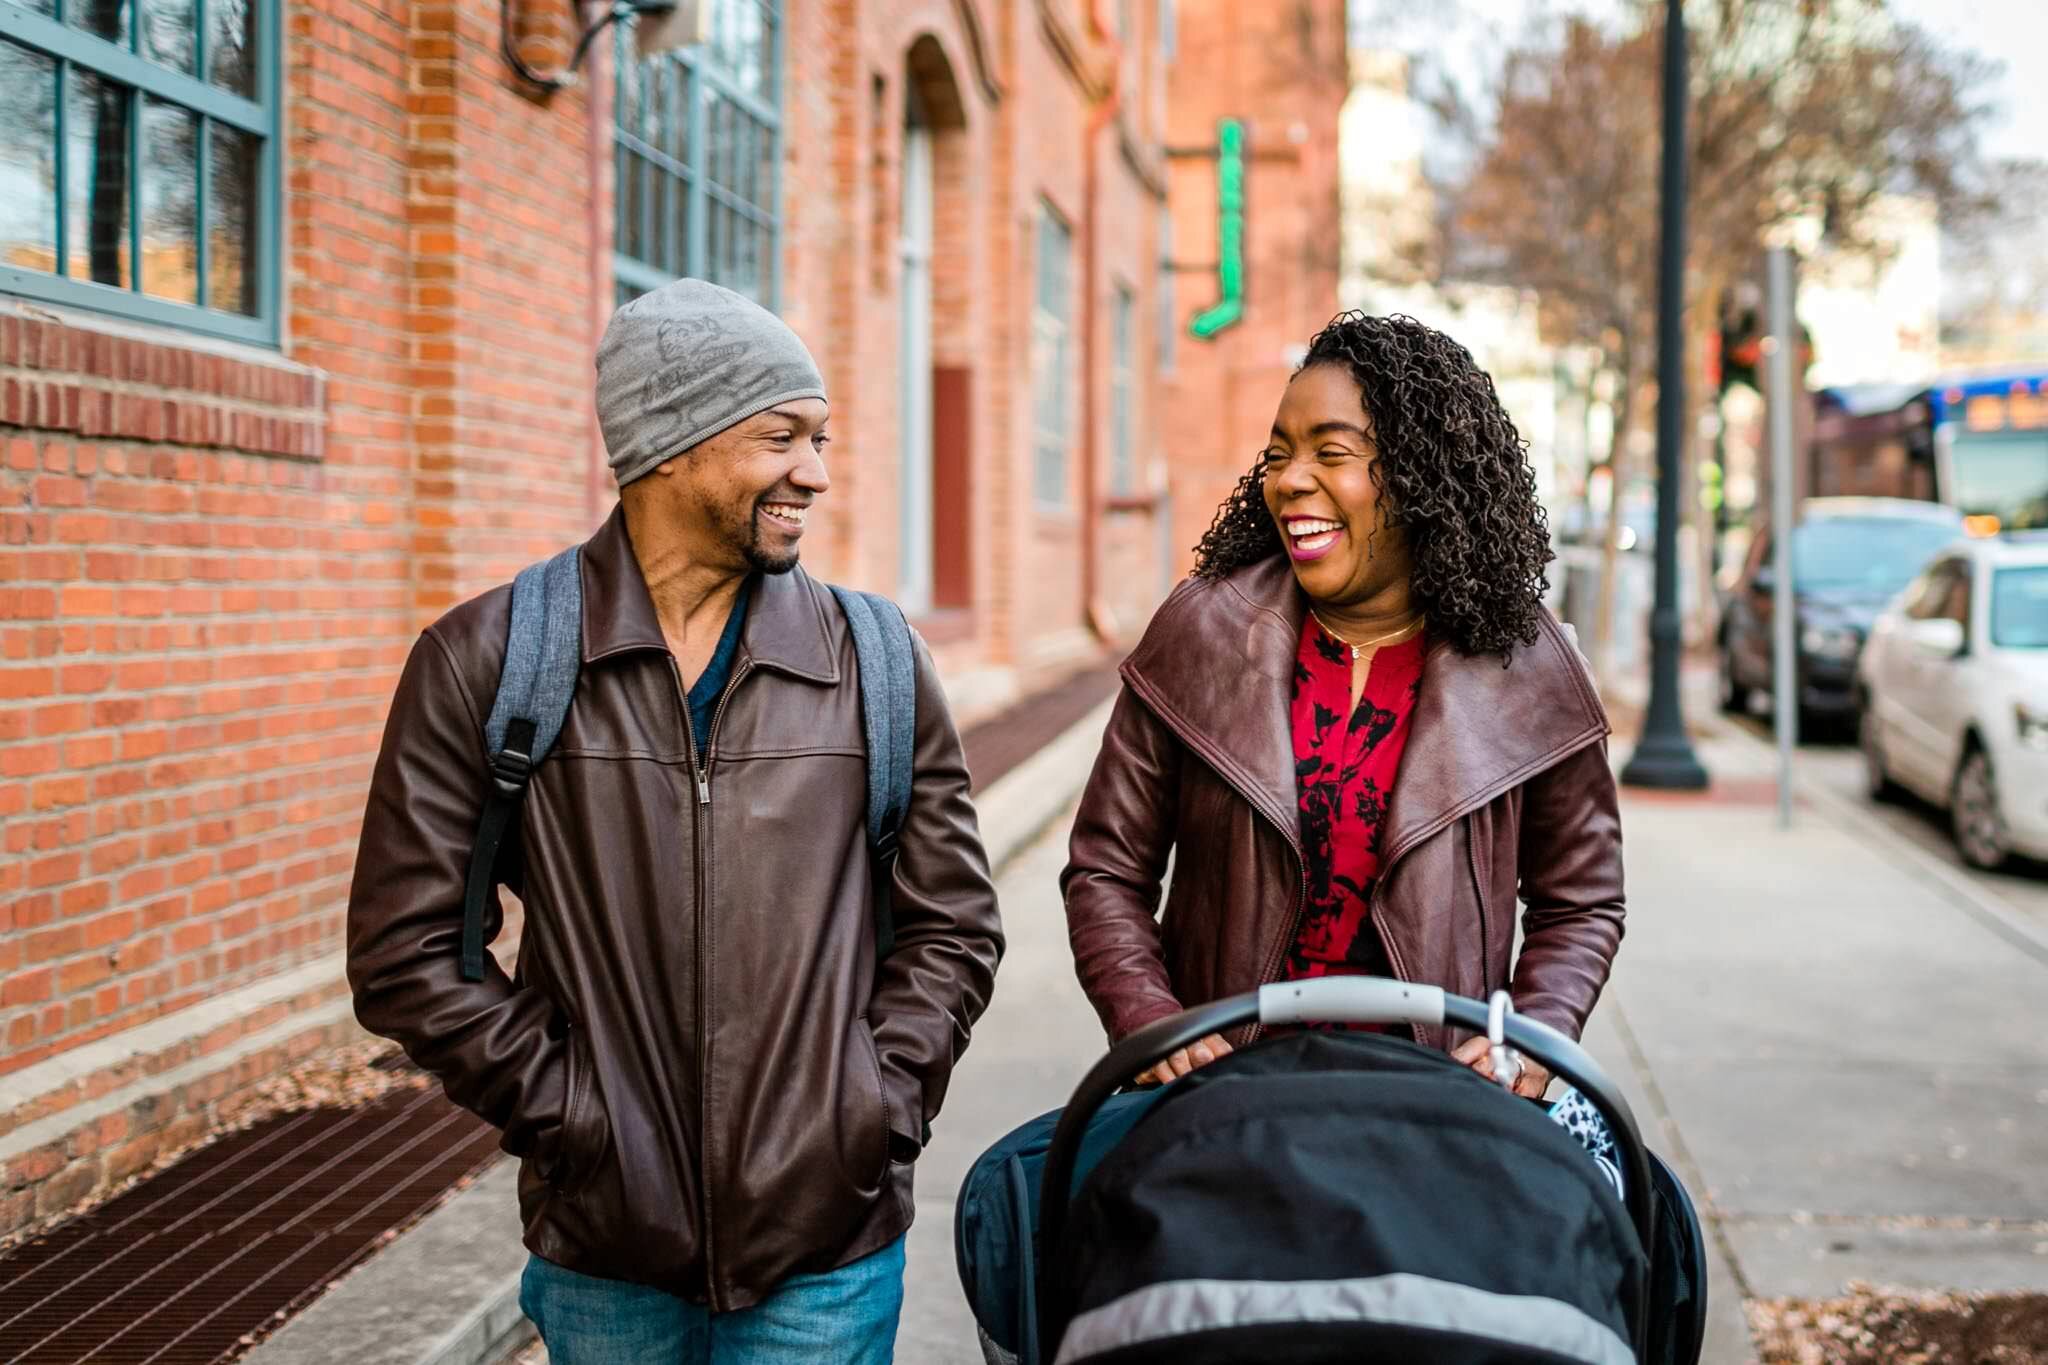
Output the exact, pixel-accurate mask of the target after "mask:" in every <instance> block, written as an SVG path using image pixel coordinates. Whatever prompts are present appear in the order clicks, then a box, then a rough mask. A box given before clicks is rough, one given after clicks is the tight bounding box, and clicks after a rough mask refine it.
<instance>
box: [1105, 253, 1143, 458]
mask: <svg viewBox="0 0 2048 1365" xmlns="http://www.w3.org/2000/svg"><path fill="white" fill-rule="evenodd" d="M1137 315H1138V301H1137V299H1136V298H1134V297H1133V296H1132V294H1131V291H1130V290H1128V289H1124V288H1121V287H1119V288H1118V289H1117V291H1116V305H1115V308H1114V310H1113V311H1112V313H1111V315H1110V344H1109V439H1110V442H1111V445H1110V455H1109V479H1110V488H1111V490H1112V491H1113V492H1116V493H1129V492H1130V491H1131V490H1132V489H1133V488H1134V487H1135V486H1136V484H1137V468H1138V433H1137V414H1136V412H1135V410H1134V408H1135V404H1134V401H1133V399H1132V396H1131V349H1132V346H1133V345H1134V341H1133V338H1132V333H1133V332H1134V331H1136V330H1137Z"/></svg>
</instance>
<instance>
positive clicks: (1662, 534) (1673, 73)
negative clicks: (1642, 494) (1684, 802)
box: [1615, 0, 1707, 791]
mask: <svg viewBox="0 0 2048 1365" xmlns="http://www.w3.org/2000/svg"><path fill="white" fill-rule="evenodd" d="M1681 10H1682V0H1665V7H1664V176H1663V186H1662V190H1661V194H1662V202H1661V204H1660V208H1661V216H1662V219H1663V223H1662V247H1663V249H1662V251H1661V252H1660V253H1659V256H1658V261H1657V591H1656V601H1655V604H1654V605H1653V606H1652V608H1651V611H1650V706H1649V710H1648V712H1647V713H1646V714H1645V715H1644V717H1643V734H1642V738H1641V739H1639V740H1637V741H1636V749H1635V752H1634V753H1633V754H1631V755H1630V756H1629V760H1628V765H1627V766H1626V767H1624V768H1623V769H1622V770H1621V780H1622V782H1623V783H1624V784H1626V785H1628V786H1631V787H1662V788H1666V789H1680V790H1690V791H1696V790H1698V789H1699V788H1701V787H1704V786H1706V785H1707V770H1706V769H1705V768H1703V767H1701V766H1700V761H1699V759H1698V758H1696V757H1694V755H1693V751H1692V741H1691V740H1690V739H1688V738H1687V737H1686V733H1685V715H1684V712H1683V710H1682V708H1681V706H1680V703H1679V674H1678V665H1679V649H1680V644H1681V640H1680V631H1679V619H1678V518H1679V496H1678V494H1679V489H1680V487H1681V485H1682V484H1683V482H1684V480H1683V472H1682V469H1681V463H1680V462H1681V460H1682V458H1683V452H1684V441H1685V337H1684V331H1683V314H1684V305H1685V97H1686V65H1685V16H1684V14H1683V13H1682V12H1681ZM1620 493H1621V490H1620V489H1616V490H1615V495H1616V505H1617V506H1618V505H1619V498H1620Z"/></svg>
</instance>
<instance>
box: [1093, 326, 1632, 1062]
mask: <svg viewBox="0 0 2048 1365" xmlns="http://www.w3.org/2000/svg"><path fill="white" fill-rule="evenodd" d="M1550 558H1551V553H1550V542H1549V535H1548V532H1547V531H1546V529H1545V524H1544V514H1543V510H1542V508H1541V507H1540V505H1539V504H1538V503H1537V501H1536V482H1535V476H1534V474H1533V473H1532V472H1531V470H1530V467H1529V462H1528V458H1527V455H1526V452H1525V448H1524V443H1523V441H1522V439H1521V438H1520V437H1519V436H1518V435H1517V434H1516V431H1515V427H1514V423H1513V422H1512V421H1510V420H1509V418H1508V415H1507V413H1506V412H1505V411H1503V410H1502V408H1501V404H1500V399H1499V396H1498V395H1497V394H1496V392H1495V390H1494V386H1493V381H1492V380H1491V379H1490V378H1489V377H1488V376H1487V375H1486V374H1485V373H1483V372H1482V371H1481V370H1480V369H1479V368H1478V367H1477V365H1475V364H1474V362H1473V359H1472V356H1471V354H1470V353H1469V352H1467V351H1466V350H1465V348H1464V347H1462V346H1459V345H1458V344H1457V343H1456V342H1453V341H1452V340H1450V339H1449V338H1448V337H1446V336H1444V335H1443V334H1442V333H1439V332H1436V331H1433V330H1431V329H1430V328H1428V327H1424V326H1423V325H1421V324H1420V323H1417V322H1415V321H1414V320H1412V319H1409V318H1403V317H1391V318H1377V317H1366V316H1362V315H1360V314H1356V313H1352V314H1346V315H1344V316H1342V317H1339V318H1338V319H1337V320H1336V321H1334V322H1332V323H1331V324H1330V325H1329V326H1328V327H1326V328H1325V329H1324V330H1323V331H1322V332H1321V333H1320V334H1318V335H1317V336H1316V338H1315V340H1314V341H1313V342H1312V343H1311V344H1310V346H1309V351H1308V357H1307V359H1306V360H1305V361H1304V362H1303V364H1302V367H1301V368H1300V369H1299V370H1298V371H1297V372H1296V373H1295V375H1294V377H1293V379H1292V380H1291V381H1290V382H1289V384H1288V386H1287V390H1286V393H1285V394H1284V395H1283V396H1282V398H1281V401H1280V408H1279V412H1278V414H1277V415H1276V416H1275V418H1274V421H1273V431H1272V436H1271V439H1270V440H1269V441H1268V442H1267V446H1266V449H1265V451H1264V453H1263V454H1262V455H1261V457H1260V459H1259V461H1258V462H1257V463H1256V464H1255V465H1254V466H1253V467H1252V469H1251V470H1250V471H1249V472H1248V473H1247V474H1245V476H1244V477H1243V478H1242V479H1241V480H1240V481H1239V483H1238V486H1237V490H1236V492H1235V493H1234V494H1232V496H1231V497H1230V499H1229V500H1228V501H1227V502H1225V503H1224V505H1223V507H1222V508H1221V509H1220V510H1219V511H1218V512H1217V514H1216V519H1215V522H1214V524H1213V525H1211V527H1210V528H1209V531H1208V534H1207V535H1205V536H1204V537H1203V538H1202V541H1201V544H1200V545H1199V546H1198V547H1197V550H1196V564H1195V572H1194V575H1193V577H1191V578H1190V579H1188V581H1187V582H1185V583H1183V584H1181V585H1180V587H1179V588H1178V589H1176V590H1175V591H1174V593H1173V595H1172V596H1171V597H1170V598H1168V599H1167V601H1166V603H1165V605H1163V606H1162V607H1161V608H1160V610H1159V612H1158V614H1157V615H1156V616H1155V618H1154V619H1153V622H1152V625H1151V628H1150V629H1149V630H1148V631H1147V632H1146V634H1145V638H1144V640H1143V642H1142V643H1141V644H1140V645H1139V647H1138V649H1137V651H1136V652H1135V653H1134V654H1133V655H1132V656H1131V657H1130V659H1129V660H1128V661H1126V662H1125V664H1124V666H1123V679H1124V688H1123V692H1122V695H1121V696H1120V697H1119V698H1118V699H1117V703H1116V707H1115V710H1114V714H1113V715H1112V717H1111V719H1110V722H1109V728H1108V731H1107V733H1106V734H1105V735H1104V737H1103V747H1102V753H1101V756H1100V757H1099V758H1098V759H1097V760H1096V765H1095V771H1094V774H1093V775H1092V776H1091V778H1090V779H1089V783H1088V789H1087V791H1086V793H1085V794H1084V796H1083V798H1082V803H1081V810H1080V814H1079V816H1078V818H1077V820H1076V823H1075V826H1074V832H1073V837H1072V843H1071V854H1070V862H1069V865H1068V867H1067V869H1066V871H1065V873H1064V874H1062V876H1061V887H1062V889H1063V890H1064V892H1065V895H1066V906H1067V922H1068V931H1069V936H1070V938H1071V941H1072V944H1073V949H1074V960H1075V965H1076V968H1077V970H1078V972H1079V974H1080V978H1081V984H1082V987H1083V988H1084V989H1085V990H1086V992H1087V994H1088V997H1089V999H1090V1000H1091V1001H1092V1002H1093V1003H1094V1005H1095V1008H1096V1010H1097V1012H1098V1013H1099V1014H1100V1015H1101V1016H1102V1021H1103V1024H1104V1026H1105V1027H1106V1028H1107V1029H1108V1030H1109V1034H1110V1037H1111V1038H1112V1039H1113V1040H1114V1039H1120V1038H1122V1037H1124V1036H1125V1035H1127V1034H1129V1033H1131V1032H1133V1031H1134V1030H1136V1029H1138V1028H1141V1027H1143V1026H1144V1025H1146V1024H1149V1023H1151V1022H1153V1021H1154V1020H1157V1019H1159V1018H1162V1017H1164V1016H1166V1015H1169V1014H1172V1013H1175V1012H1176V1011H1178V1010H1181V1009H1183V1008H1187V1007H1190V1006H1193V1005H1198V1004H1202V1003H1205V1002H1208V1001H1211V1000H1216V999H1219V998H1221V997H1224V996H1229V995H1234V994H1237V993H1239V992H1242V991H1247V990H1251V989H1253V988H1255V987H1257V986H1260V985H1264V984H1266V983H1268V982H1272V981H1278V980H1286V979H1298V978H1301V977H1311V976H1323V975H1330V974H1342V973H1360V972H1366V973H1373V974H1378V975H1392V976H1397V977H1400V978H1402V979H1404V980H1408V981H1416V982H1424V983H1428V984H1431V985H1436V986H1441V987H1443V988H1444V989H1446V990H1449V991H1454V992H1456V993H1458V994H1460V995H1467V996H1478V997H1481V998H1484V997H1485V996H1487V995H1488V994H1490V993H1491V992H1492V991H1494V990H1495V989H1497V988H1499V987H1502V986H1506V987H1507V988H1508V989H1509V990H1510V991H1511V993H1512V995H1513V998H1514V1004H1515V1009H1516V1010H1517V1011H1518V1012H1520V1013H1523V1014H1527V1015H1530V1016H1532V1017H1534V1018H1536V1019H1539V1020H1541V1021H1543V1022H1544V1023H1546V1024H1549V1025H1551V1026H1552V1027H1554V1028H1557V1029H1559V1030H1561V1031H1562V1032H1564V1033H1565V1034H1567V1035H1569V1036H1571V1037H1574V1038H1576V1037H1577V1036H1578V1035H1579V1031H1580V1029H1581V1028H1582V1027H1583V1026H1584V1024H1585V1022H1586V1016H1587V1014H1588V1013H1589V1012H1591V1010H1592V1008H1593V1003H1594V1001H1595V1000H1597V999H1598V998H1599V995H1600V989H1601V987H1602V985H1603V984H1604V983H1605V982H1606V980H1607V973H1608V968H1609V965H1610V964H1611V962H1612V960H1613V957H1614V952H1615V949H1616V947H1617V946H1618V945H1619V944H1620V942H1621V933H1622V914H1623V909H1622V871H1621V827H1620V821H1619V818H1618V816H1617V813H1616V806H1615V791H1614V779H1613V776H1612V774H1611V772H1610V770H1609V768H1608V765H1607V754H1606V736H1607V732H1608V727H1607V719H1606V714H1605V712H1604V710H1603V709H1602V707H1601V705H1600V701H1599V698H1598V696H1597V695H1596V694H1595V692H1594V689H1593V684H1592V680H1591V678H1590V677H1589V676H1588V674H1587V670H1586V668H1585V664H1584V660H1583V659H1582V658H1581V657H1580V655H1579V654H1578V651H1577V649H1576V647H1575V645H1574V644H1573V642H1572V640H1571V637H1570V636H1569V635H1568V634H1567V633H1566V631H1565V629H1564V628H1563V627H1561V626H1559V625H1558V623H1557V622H1556V621H1555V620H1554V619H1553V618H1552V617H1551V616H1550V614H1549V613H1548V612H1547V611H1546V610H1545V609H1544V607H1543V605H1542V593H1543V589H1544V578H1543V570H1544V566H1545V564H1547V563H1548V562H1549V560H1550ZM1347 717H1348V719H1347ZM1169 856H1170V857H1171V859H1172V864H1173V879H1172V889H1171V891H1170V892H1169V894H1168V895H1167V898H1166V908H1165V913H1164V915H1163V916H1158V917H1156V918H1155V914H1156V912H1157V911H1158V908H1159V899H1160V882H1161V878H1162V877H1163V876H1164V874H1165V872H1166V869H1167V864H1168V859H1169ZM1518 896H1519V898H1520V900H1521V901H1522V902H1523V903H1525V904H1526V906H1527V912H1526V915H1525V918H1524V921H1523V924H1524V931H1525V932H1524V941H1523V945H1522V950H1521V954H1520V956H1519V958H1517V959H1515V960H1514V961H1513V962H1512V963H1511V962H1510V958H1511V955H1512V953H1513V946H1514V936H1515V935H1514V913H1515V905H1516V901H1517V898H1518ZM1416 1032H1417V1034H1418V1041H1420V1042H1422V1043H1424V1044H1426V1045H1431V1046H1437V1047H1442V1048H1445V1049H1446V1050H1449V1051H1450V1052H1451V1053H1452V1055H1453V1056H1455V1057H1457V1058H1458V1059H1459V1060H1460V1061H1462V1062H1465V1063H1466V1064H1468V1065H1470V1066H1472V1067H1473V1068H1474V1069H1476V1070H1478V1071H1480V1072H1481V1073H1482V1074H1486V1075H1489V1076H1490V1075H1491V1064H1490V1062H1489V1060H1488V1054H1487V1048H1486V1040H1485V1039H1484V1038H1471V1037H1462V1036H1456V1035H1445V1034H1443V1032H1442V1031H1440V1030H1436V1029H1428V1028H1420V1029H1417V1030H1416ZM1258 1033H1259V1029H1258V1028H1257V1027H1256V1026H1255V1027H1252V1028H1250V1029H1247V1030H1244V1031H1242V1032H1239V1033H1238V1034H1236V1035H1235V1036H1233V1037H1231V1038H1227V1039H1226V1038H1223V1037H1220V1036H1212V1037H1210V1038H1207V1039H1204V1040H1203V1041H1202V1042H1200V1043H1197V1044H1196V1045H1194V1046H1193V1047H1191V1048H1188V1049H1186V1050H1184V1051H1183V1052H1179V1053H1176V1054H1174V1056H1173V1057H1172V1058H1170V1059H1169V1060H1168V1061H1166V1062H1162V1063H1161V1064H1160V1065H1159V1066H1158V1067H1157V1068H1156V1069H1155V1071H1154V1072H1152V1073H1148V1077H1149V1078H1151V1079H1157V1080H1161V1081H1166V1080H1171V1079H1173V1078H1175V1077H1177V1076H1182V1075H1186V1074H1187V1072H1188V1071H1189V1070H1190V1069H1192V1068H1194V1067H1196V1066H1200V1065H1203V1064H1204V1063H1206V1062H1209V1061H1212V1060H1214V1059H1215V1058H1216V1057H1218V1056H1221V1055H1223V1054H1224V1053H1226V1052H1228V1051H1230V1049H1231V1047H1232V1046H1233V1045H1238V1046H1242V1045H1243V1044H1244V1043H1245V1042H1247V1041H1249V1040H1250V1039H1252V1038H1255V1037H1257V1036H1258ZM1549 1080H1550V1078H1549V1076H1548V1075H1547V1074H1546V1073H1545V1072H1544V1071H1543V1070H1542V1069H1541V1068H1540V1067H1537V1066H1535V1065H1534V1064H1533V1063H1531V1064H1528V1065H1527V1067H1526V1069H1525V1070H1524V1071H1523V1072H1522V1074H1521V1075H1520V1077H1519V1078H1518V1079H1517V1080H1516V1081H1515V1089H1516V1091H1517V1092H1518V1093H1520V1094H1523V1095H1526V1096H1530V1097H1532V1098H1534V1097H1540V1096H1541V1095H1542V1094H1543V1092H1544V1089H1545V1087H1546V1086H1547V1085H1548V1084H1549Z"/></svg>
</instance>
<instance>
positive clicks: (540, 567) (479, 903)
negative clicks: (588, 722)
mask: <svg viewBox="0 0 2048 1365" xmlns="http://www.w3.org/2000/svg"><path fill="white" fill-rule="evenodd" d="M580 549H581V547H580V546H575V545H572V546H570V547H569V548H568V549H566V550H564V551H562V552H561V553H560V554H558V555H556V556H555V557H554V558H553V559H549V560H543V561H542V562H541V563H539V564H529V565H527V566H526V567H525V568H524V569H521V570H520V571H519V576H518V577H517V578H515V579H513V580H512V625H511V628H510V629H509V630H508V631H507V632H506V636H505V666H504V668H503V670H502V671H500V673H499V675H498V695H497V698H496V699H495V700H494V701H492V703H491V715H490V719H489V720H487V721H485V722H484V743H485V746H486V747H487V748H488V749H489V750H490V754H491V789H490V791H489V792H487V793H486V794H485V796H484V811H483V817H482V818H481V819H480V820H479V821H478V822H477V832H476V844H475V846H474V847H473V848H472V849H471V850H470V854H469V878H468V881H467V884H466V885H465V886H464V888H463V897H462V977H463V980H465V981H481V980H483V979H484V942H485V934H484V925H485V921H486V920H487V919H493V918H495V917H494V916H492V915H491V913H490V912H491V910H492V908H493V907H494V899H495V896H494V893H495V892H496V891H497V886H498V875H497V872H498V854H499V851H500V849H501V848H502V847H503V845H504V842H505V835H506V833H507V831H509V830H510V829H511V828H512V823H513V820H514V818H515V817H516V816H517V815H518V814H519V811H520V808H521V807H522V806H523V805H524V804H525V801H526V787H527V783H528V782H530V781H531V780H532V778H533V770H534V769H535V768H538V767H539V766H540V764H541V760H542V759H544V758H546V757H547V756H548V750H550V749H552V748H553V747H554V745H555V737H556V736H557V735H559V734H561V732H562V721H563V719H564V718H565V717H567V715H568V714H569V703H570V701H571V700H572V699H573V698H574V697H575V695H576V673H577V670H578V668H579V667H580V666H581V665H582V662H583V577H582V573H581V571H580V567H579V565H580V556H579V551H580ZM493 932H494V933H495V930H494V931H493Z"/></svg>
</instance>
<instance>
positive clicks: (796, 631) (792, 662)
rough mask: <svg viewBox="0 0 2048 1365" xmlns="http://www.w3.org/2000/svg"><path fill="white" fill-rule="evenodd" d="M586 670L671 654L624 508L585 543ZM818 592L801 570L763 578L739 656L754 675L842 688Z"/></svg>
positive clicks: (822, 599) (753, 598) (753, 599)
mask: <svg viewBox="0 0 2048 1365" xmlns="http://www.w3.org/2000/svg"><path fill="white" fill-rule="evenodd" d="M581 562H582V577H583V662H584V663H585V664H591V663H595V662H597V661H598V660H600V659H608V658H611V657H612V656H613V655H616V654H626V653H632V652H634V651H637V650H659V651H661V652H662V653H667V652H668V640H667V637H665V636H664V635H663V634H662V633H661V620H660V618H659V617H657V616H656V615H655V614H654V599H653V597H652V596H650V595H649V594H648V591H647V580H646V579H645V578H643V577H642V576H641V573H640V561H639V560H638V559H637V558H635V557H634V554H633V541H632V537H631V536H630V535H629V534H628V533H627V530H626V513H625V509H624V508H623V507H614V508H613V509H612V514H611V515H610V516H609V517H607V518H605V523H604V525H602V526H600V527H599V528H598V530H597V534H596V535H593V536H592V537H591V538H590V539H589V540H587V541H585V542H584V543H583V553H582V556H581ZM827 597H828V594H827V593H825V592H823V591H821V590H820V589H819V588H818V587H817V585H816V584H814V583H813V582H812V581H811V578H810V576H809V575H807V574H806V573H805V572H804V571H803V570H802V569H794V570H791V571H790V572H789V573H786V574H761V575H759V576H757V577H756V578H755V580H754V586H753V590H752V592H751V593H749V594H748V598H747V621H746V625H745V626H744V627H743V628H742V631H741V635H740V651H741V653H742V655H743V656H745V657H746V658H747V659H748V660H749V661H750V662H751V663H752V664H753V666H754V667H757V668H772V669H775V670H777V671H779V672H782V673H788V674H790V675H792V676H794V677H798V678H806V679H809V680H810V681H812V682H818V683H827V684H833V683H837V682H838V681H839V651H838V650H837V649H836V648H834V647H833V641H832V636H831V634H830V632H829V630H828V628H827V623H826V619H825V600H826V598H827Z"/></svg>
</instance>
